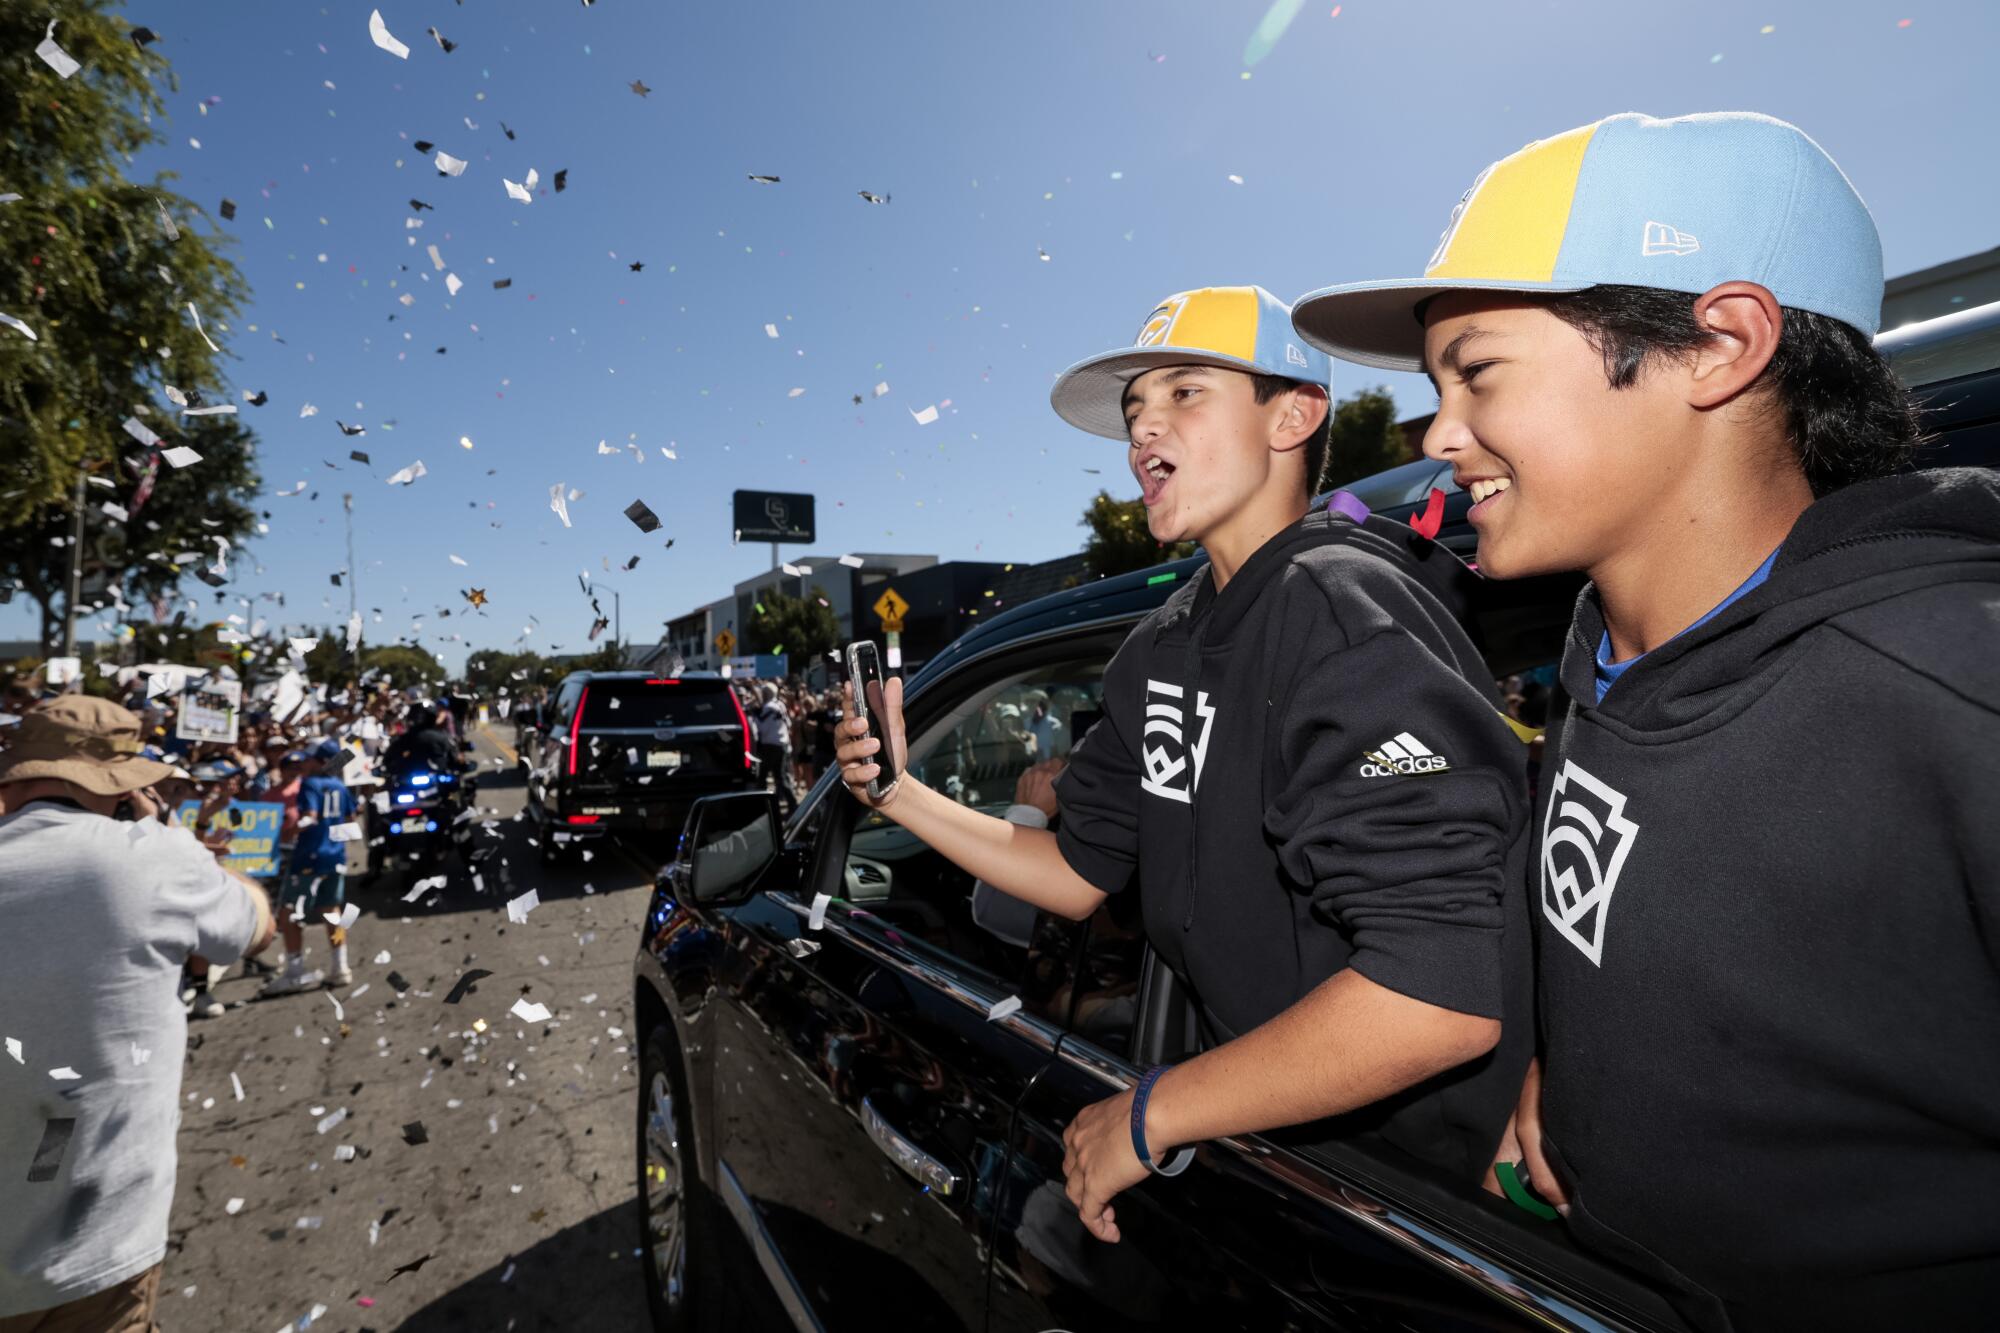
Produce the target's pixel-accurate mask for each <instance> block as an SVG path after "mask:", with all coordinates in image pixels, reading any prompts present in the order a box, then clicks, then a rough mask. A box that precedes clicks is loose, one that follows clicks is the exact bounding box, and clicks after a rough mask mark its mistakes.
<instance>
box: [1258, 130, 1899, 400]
mask: <svg viewBox="0 0 2000 1333" xmlns="http://www.w3.org/2000/svg"><path fill="white" fill-rule="evenodd" d="M1735 281H1743V282H1755V283H1758V284H1760V285H1762V286H1764V287H1766V288H1768V289H1769V290H1770V291H1771V294H1772V295H1774V296H1776V297H1777V298H1778V304H1779V305H1782V306H1787V307H1790V308H1791V309H1794V310H1810V311H1813V312H1814V313H1816V314H1821V315H1827V316H1830V317H1831V318H1834V319H1837V320H1840V321H1841V322H1842V323H1845V324H1849V325H1851V326H1853V327H1854V328H1856V329H1859V330H1861V332H1863V333H1865V334H1869V335H1873V334H1874V333H1875V331H1876V329H1877V327H1878V326H1879V325H1880V323H1881V313H1882V242H1881V238H1880V237H1879V236H1877V235H1876V232H1875V220H1874V219H1873V218H1872V217H1870V216H1869V214H1868V206H1867V205H1866V204H1864V203H1862V202H1861V196H1860V195H1858V194H1856V193H1855V191H1854V187H1853V186H1852V185H1850V184H1849V183H1848V180H1847V177H1846V176H1845V175H1843V174H1842V173H1841V170H1840V168H1839V167H1838V166H1836V165H1835V164H1834V161H1833V159H1832V158H1830V157H1828V156H1827V155H1826V151H1825V150H1824V149H1822V148H1821V147H1820V146H1819V145H1818V144H1816V143H1814V142H1813V141H1812V140H1811V139H1810V138H1809V137H1807V135H1806V134H1805V132H1804V131H1802V130H1800V129H1799V128H1798V127H1797V126H1794V125H1788V124H1786V123H1785V122H1784V121H1782V120H1773V119H1772V118H1771V117H1769V116H1760V115H1755V114H1753V113H1750V112H1742V111H1728V112H1716V113H1712V114H1708V115H1699V116H1680V117H1677V118H1675V119H1672V120H1656V119H1654V118H1653V117H1651V116H1641V115H1637V114H1632V113H1627V114H1625V115H1620V116H1611V117H1608V118H1607V119H1604V120H1600V121H1598V122H1597V123H1596V124H1594V125H1585V126H1583V127H1582V128H1581V129H1574V130H1571V131H1569V132H1568V133H1566V134H1558V135H1556V136H1555V137H1554V138H1552V139H1542V140H1539V141H1537V142H1535V143H1531V144H1529V145H1528V146H1527V147H1526V148H1523V149H1522V150H1521V151H1520V152H1518V153H1515V154H1514V155H1513V156H1512V157H1505V158H1502V159H1501V160H1500V161H1498V162H1495V163H1494V164H1493V165H1492V166H1490V167H1488V168H1487V169H1486V170H1485V171H1484V172H1482V173H1481V174H1480V176H1479V179H1478V180H1476V181H1474V182H1473V183H1472V188H1471V189H1470V190H1467V191H1466V192H1465V195H1464V197H1463V198H1461V199H1460V200H1459V201H1458V207H1457V208H1455V209H1453V210H1452V214H1451V222H1450V224H1449V225H1448V226H1447V227H1446V228H1445V233H1444V237H1443V239H1441V240H1440V241H1439V242H1438V247H1437V250H1436V252H1435V253H1434V254H1432V255H1431V259H1430V263H1429V264H1428V265H1426V266H1425V268H1424V275H1423V276H1422V277H1421V278H1403V279H1394V280H1390V281H1386V282H1356V283H1348V284H1345V285H1343V286H1339V287H1327V288H1324V289H1322V290H1320V291H1316V292H1311V293H1308V294H1307V295H1305V296H1303V297H1300V298H1299V302H1298V306H1297V308H1296V309H1295V310H1294V311H1293V315H1292V317H1293V322H1294V323H1295V324H1296V325H1297V326H1298V332H1299V335H1300V336H1301V337H1303V338H1304V339H1305V340H1306V341H1307V342H1310V343H1312V344H1313V345H1314V346H1315V347H1318V348H1321V349H1322V350H1324V351H1327V352H1330V353H1332V354H1333V355H1334V356H1337V357H1341V358H1343V359H1345V360H1348V361H1357V362H1359V363H1361V364H1362V365H1365V366H1380V367H1382V368H1384V369H1387V370H1422V369H1423V349H1424V330H1423V326H1422V323H1421V322H1420V320H1419V318H1418V311H1419V307H1420V306H1421V305H1422V303H1423V302H1424V301H1425V300H1427V299H1428V298H1430V297H1433V296H1436V295H1438V294H1439V293H1441V292H1449V291H1464V290H1466V289H1469V288H1470V289H1486V290H1492V291H1506V292H1575V291H1582V290H1583V289H1585V288H1587V287H1599V286H1604V285H1607V284H1613V283H1616V284H1620V285H1627V286H1633V287H1657V288H1663V289H1665V290H1667V291H1676V292H1691V293H1699V292H1705V291H1707V290H1709V289H1710V288H1711V287H1715V286H1717V285H1718V284H1720V283H1724V282H1735Z"/></svg>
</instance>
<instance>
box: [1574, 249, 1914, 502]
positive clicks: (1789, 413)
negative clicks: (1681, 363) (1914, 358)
mask: <svg viewBox="0 0 2000 1333" xmlns="http://www.w3.org/2000/svg"><path fill="white" fill-rule="evenodd" d="M1694 301H1695V298H1694V296H1693V295H1692V294H1690V293H1687V292H1670V291H1663V290H1661V289H1659V288H1655V287H1624V286H1615V285H1607V286H1602V287H1589V288H1586V289H1585V290H1583V291H1580V292H1574V293H1571V294H1569V295H1566V296H1557V297H1551V298H1549V299H1548V300H1547V301H1546V302H1544V304H1545V305H1546V306H1547V308H1548V311H1549V313H1550V314H1552V315H1554V316H1555V317H1556V318H1557V319H1560V320H1561V321H1562V322H1563V323H1565V324H1567V325H1569V326H1570V327H1571V328H1573V329H1575V330H1576V331H1577V332H1578V333H1580V334H1582V335H1583V337H1584V340H1585V341H1586V342H1588V343H1589V344H1590V345H1591V347H1593V348H1594V349H1596V351H1597V352H1598V353H1599V354H1600V355H1602V356H1603V358H1604V374H1605V378H1607V379H1608V380H1610V382H1611V387H1612V388H1614V389H1625V388H1630V387H1631V386H1632V385H1633V384H1635V383H1637V382H1638V379H1639V372H1640V370H1642V369H1643V368H1644V367H1645V364H1646V362H1647V360H1648V359H1649V358H1651V357H1655V356H1664V357H1668V358H1671V359H1685V358H1686V357H1689V356H1692V355H1693V354H1694V352H1695V351H1696V350H1697V349H1699V348H1700V347H1701V345H1702V344H1703V343H1704V342H1706V341H1707V340H1708V338H1709V334H1708V332H1707V331H1706V330H1704V329H1703V328H1702V327H1701V325H1700V324H1699V323H1697V322H1696V321H1695V317H1694ZM1783 311H1784V330H1783V332H1782V333H1780V334H1779V337H1778V348H1777V351H1775V352H1773V353H1772V355H1771V361H1770V364H1769V365H1767V366H1765V367H1764V372H1763V374H1761V375H1760V376H1758V378H1757V381H1756V383H1755V384H1754V385H1753V386H1752V388H1753V390H1761V391H1762V392H1763V393H1764V394H1765V395H1766V396H1767V398H1768V401H1769V402H1770V404H1771V406H1772V407H1774V408H1776V409H1778V410H1781V411H1782V412H1783V413H1784V421H1785V433H1786V435H1787V436H1788V437H1789V439H1790V440H1791V444H1792V448H1793V450H1794V451H1795V453H1796V455H1797V458H1798V462H1799V466H1800V467H1801V468H1803V469H1804V471H1805V474H1806V481H1807V483H1808V484H1809V485H1810V486H1811V487H1812V491H1813V494H1814V495H1815V496H1820V495H1825V494H1827V493H1828V492H1829V491H1836V490H1839V489H1840V488H1841V487H1843V486H1848V485H1852V484H1853V483H1854V482H1857V481H1866V480H1868V479H1869V478H1870V477H1886V476H1889V475H1891V474H1892V473H1896V472H1902V471H1905V470H1907V469H1908V468H1909V466H1910V459H1911V455H1912V454H1913V453H1915V451H1916V448H1917V446H1918V445H1919V444H1920V443H1922V440H1923V426H1922V422H1921V420H1920V418H1919V415H1918V409H1917V405H1916V402H1915V400H1914V399H1912V398H1911V397H1910V392H1909V390H1908V389H1905V388H1904V387H1903V385H1902V383H1901V382H1900V381H1899V380H1897V378H1896V376H1895V374H1894V372H1892V371H1891V370H1890V369H1889V363H1888V361H1887V360H1885V359H1884V358H1883V356H1882V354H1881V353H1880V352H1878V351H1876V350H1875V346H1874V344H1873V343H1871V342H1869V340H1868V338H1867V336H1866V335H1865V334H1863V333H1862V332H1861V331H1860V330H1859V329H1856V328H1854V327H1853V326H1852V325H1849V324H1845V323H1843V322H1841V321H1840V320H1837V319H1834V318H1832V317H1831V316H1828V315H1819V314H1814V313H1813V312H1811V311H1809V310H1794V309H1792V308H1790V307H1789V306H1787V307H1783Z"/></svg>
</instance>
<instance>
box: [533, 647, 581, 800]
mask: <svg viewBox="0 0 2000 1333" xmlns="http://www.w3.org/2000/svg"><path fill="white" fill-rule="evenodd" d="M582 695H583V682H582V681H580V680H578V679H576V678H574V677H572V678H571V679H569V680H565V681H564V682H563V683H562V687H561V688H560V689H558V690H557V691H556V697H555V701H554V702H553V703H551V704H550V705H549V715H548V718H547V720H546V722H545V724H544V725H543V726H541V727H539V728H537V729H536V732H535V742H534V743H535V749H534V754H533V756H532V758H531V759H530V762H529V767H528V788H529V791H528V795H529V799H530V800H531V801H532V802H533V803H534V804H535V806H536V807H537V808H538V809H539V808H542V807H544V806H547V805H549V804H551V803H552V802H553V801H554V799H555V791H556V783H557V780H558V774H559V772H560V769H559V767H558V765H559V764H560V763H561V761H562V754H563V746H564V744H565V743H566V741H567V738H568V736H569V724H570V718H571V716H572V715H573V714H574V713H575V712H576V704H577V700H578V699H579V698H581V697H582Z"/></svg>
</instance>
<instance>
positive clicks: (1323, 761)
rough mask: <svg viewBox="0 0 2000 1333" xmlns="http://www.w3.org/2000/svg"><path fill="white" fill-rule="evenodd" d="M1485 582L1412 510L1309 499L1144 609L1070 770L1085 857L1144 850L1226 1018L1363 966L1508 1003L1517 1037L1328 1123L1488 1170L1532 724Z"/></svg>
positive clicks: (1172, 958) (1519, 1000) (1514, 1051)
mask: <svg viewBox="0 0 2000 1333" xmlns="http://www.w3.org/2000/svg"><path fill="white" fill-rule="evenodd" d="M1476 581H1477V580H1476V576H1474V575H1473V574H1471V572H1470V571H1468V570H1467V569H1466V568H1465V566H1464V565H1463V564H1461V563H1460V562H1459V561H1458V560H1457V558H1456V557H1454V556H1453V555H1452V554H1451V553H1450V552H1449V551H1447V550H1445V549H1444V548H1442V547H1440V546H1438V545H1436V544H1435V543H1433V542H1430V541H1428V540H1426V539H1424V538H1422V537H1419V536H1417V535H1416V534H1414V533H1413V532H1412V531H1411V530H1410V529H1409V528H1407V527H1404V526H1403V525H1401V524H1397V523H1392V522H1390V521H1388V520H1386V519H1380V518H1369V519H1368V520H1366V522H1365V523H1364V524H1361V525H1357V524H1356V523H1354V522H1353V521H1352V520H1351V519H1349V518H1347V517H1345V516H1343V515H1338V514H1329V513H1326V512H1323V511H1322V512H1316V513H1313V514H1310V515H1308V516H1307V517H1306V518H1304V519H1302V520H1300V521H1299V522H1298V523H1297V524H1295V525H1293V526H1291V527H1289V528H1287V529H1285V530H1284V531H1282V532H1280V533H1278V534H1277V535H1276V536H1274V537H1273V538H1271V540H1270V541H1268V542H1267V543H1265V544H1264V546H1263V547H1261V548H1260V549H1259V550H1258V551H1257V553H1256V554H1255V555H1253V556H1252V557H1251V558H1250V559H1249V561H1248V562H1246V563H1245V564H1244V566H1243V568H1242V569H1241V570H1239V571H1238V572H1237V574H1236V576H1235V577H1234V578H1233V579H1231V580H1230V581H1229V584H1228V586H1227V587H1225V588H1224V589H1223V590H1222V591H1221V593H1219V594H1218V593H1217V592H1216V591H1215V585H1214V582H1213V580H1212V578H1211V577H1210V572H1209V570H1207V569H1203V570H1201V571H1200V572H1199V573H1198V574H1197V575H1196V576H1195V577H1194V579H1192V580H1191V581H1190V582H1189V583H1188V585H1187V586H1186V587H1184V588H1182V589H1181V590H1180V591H1179V592H1177V593H1175V594H1174V596H1173V597H1172V598H1170V599H1169V600H1168V601H1167V603H1166V605H1164V606H1162V607H1161V608H1160V609H1159V610H1157V611H1155V612H1154V613H1153V614H1152V615H1150V616H1148V617H1147V618H1146V619H1145V620H1144V621H1143V622H1141V623H1140V624H1139V626H1138V627H1137V628H1136V629H1134V630H1133V632H1132V634H1131V635H1130V637H1128V638H1127V639H1126V641H1125V643H1124V645H1123V646H1122V647H1120V649H1119V650H1118V654H1117V656H1116V657H1115V658H1114V659H1113V660H1112V663H1111V665H1110V667H1109V669H1108V670H1107V672H1106V674H1105V682H1104V717H1103V719H1102V720H1101V721H1099V722H1098V724H1097V725H1096V726H1095V727H1094V728H1093V729H1092V730H1091V732H1090V735H1089V736H1088V737H1087V738H1086V739H1085V740H1084V741H1082V742H1081V743H1080V744H1079V745H1078V746H1077V747H1076V750H1075V752H1074V753H1073V754H1072V755H1071V757H1070V764H1069V767H1068V769H1067V770H1066V771H1065V772H1064V773H1063V775H1062V777H1061V779H1060V780H1059V781H1058V784H1057V788H1056V794H1057V798H1058V800H1059V801H1060V803H1061V808H1062V825H1061V831H1060V834H1059V838H1060V844H1061V847H1062V852H1063V855H1064V857H1065V858H1066V859H1067V860H1068V862H1069V864H1070V865H1071V866H1072V867H1073V868H1074V869H1075V870H1076V872H1077V873H1078V874H1079V875H1081V876H1083V878H1085V879H1086V880H1088V881H1090V883H1092V884H1094V885H1096V886H1097V887H1098V888H1100V889H1103V890H1104V891H1106V892H1107V893H1109V892H1117V891H1119V890H1120V889H1122V888H1124V886H1125V885H1126V883H1127V882H1128V881H1129V879H1130V878H1131V874H1132V870H1133V868H1134V866H1135V865H1136V866H1137V868H1138V871H1139V885H1140V893H1141V907H1142V910H1143V915H1144V918H1145V924H1146V936H1147V939H1148V940H1149V941H1151V943H1152V945H1153V947H1154V949H1155V950H1157V951H1158V952H1159V954H1160V956H1161V958H1162V959H1163V960H1164V961H1165V962H1166V963H1167V964H1168V965H1169V966H1171V967H1172V968H1173V969H1174V971H1175V972H1176V973H1177V974H1178V975H1179V976H1180V977H1181V978H1182V980H1183V981H1185V982H1186V983H1187V984H1188V987H1189V989H1190V991H1191V992H1192V993H1193V995H1194V997H1195V999H1196V1001H1197V1004H1198V1006H1199V1008H1200V1012H1201V1014H1202V1017H1203V1020H1204V1023H1203V1026H1204V1029H1205V1031H1206V1033H1207V1035H1208V1036H1209V1038H1210V1039H1211V1040H1216V1039H1222V1040H1226V1039H1227V1038H1229V1037H1232V1036H1236V1035H1240V1034H1242V1033H1245V1032H1248V1031H1249V1030H1250V1029H1252V1028H1254V1027H1257V1026H1258V1025H1260V1024H1262V1023H1264V1022H1265V1021H1267V1020H1269V1019H1271V1018H1273V1017H1275V1016H1276V1015H1277V1014H1279V1013H1280V1012H1282V1011H1283V1010H1285V1009H1286V1008H1288V1007H1290V1006H1291V1005H1292V1004H1293V1003H1294V1002H1295V1001H1297V1000H1299V999H1300V998H1302V997H1303V996H1304V995H1306V993H1307V992H1309V991H1311V990H1312V989H1313V988H1314V987H1316V986H1317V985H1319V983H1321V982H1323V981H1325V980H1326V979H1327V978H1328V977H1330V976H1332V975H1333V974H1334V973H1336V972H1339V971H1340V970H1341V969H1343V968H1346V967H1350V966H1351V967H1353V968H1355V969H1357V970H1358V971H1360V972H1361V973H1362V974H1363V975H1364V976H1366V977H1368V978H1369V979H1370V980H1372V981H1374V982H1376V983H1377V984H1379V985H1382V986H1385V987H1387V988H1388V989H1390V990H1394V991H1397V992H1400V993H1401V994H1404V995H1408V996H1411V997H1413V998H1415V999H1419V1000H1423V1001H1425V1002H1427V1003H1430V1004H1434V1005H1438V1006H1441V1007H1443V1008H1446V1009H1452V1010H1456V1011H1459V1012H1461V1013H1468V1014H1476V1015H1479V1016H1482V1017H1488V1018H1496V1019H1500V1020H1501V1021H1502V1036H1501V1039H1500V1045H1499V1046H1498V1047H1497V1048H1496V1049H1495V1050H1494V1051H1492V1052H1490V1053H1489V1054H1487V1055H1485V1056H1483V1057H1481V1058H1479V1059H1477V1060H1474V1061H1471V1062H1469V1063H1467V1064H1465V1065H1462V1066H1460V1067H1459V1068H1457V1069H1455V1070H1452V1071H1450V1072H1448V1073H1445V1074H1441V1075H1439V1076H1438V1077H1436V1078H1434V1079H1432V1080H1430V1081H1428V1082H1426V1083H1424V1084H1421V1085H1419V1086H1418V1087H1415V1088H1412V1089H1409V1090H1406V1091H1405V1092H1403V1093H1401V1094H1398V1095H1397V1096H1395V1097H1392V1098H1390V1099H1388V1100H1387V1101H1385V1102H1382V1103H1378V1104H1377V1105H1375V1106H1373V1107H1368V1108H1363V1109H1362V1110H1359V1111H1356V1112H1352V1113H1350V1114H1349V1115H1347V1116H1343V1117H1339V1118H1338V1119H1337V1120H1335V1121H1332V1122H1329V1132H1330V1133H1333V1134H1351V1133H1355V1132H1363V1131H1374V1132H1379V1133H1380V1134H1381V1135H1382V1136H1383V1137H1384V1138H1387V1139H1388V1140H1390V1141H1391V1142H1394V1143H1396V1144H1398V1145H1399V1146H1400V1147H1402V1148H1404V1149H1405V1150H1407V1151H1409V1152H1411V1153H1414V1154H1416V1155H1417V1156H1419V1157H1422V1158H1424V1159H1425V1160H1426V1161H1429V1162H1431V1163H1433V1164H1435V1165H1437V1166H1440V1167H1442V1168H1444V1169H1445V1170H1447V1171H1449V1172H1451V1173H1452V1174H1453V1175H1454V1176H1456V1177H1458V1178H1459V1179H1460V1180H1462V1181H1467V1182H1470V1181H1473V1180H1476V1179H1477V1178H1478V1177H1479V1176H1480V1174H1481V1173H1482V1172H1483V1171H1484V1170H1485V1169H1486V1167H1487V1166H1488V1165H1489V1164H1490V1163H1491V1161H1492V1151H1493V1148H1494V1146H1495V1144H1496V1143H1497V1141H1498V1139H1499V1135H1500V1131H1501V1129H1502V1127H1503V1126H1504V1125H1505V1123H1506V1119H1507V1115H1508V1112H1509V1111H1510V1110H1511V1109H1512V1106H1513V1102H1514V1099H1515V1096H1516V1094H1517V1093H1518V1091H1519V1089H1520V1080H1521V1076H1522V1074H1523V1071H1524V1070H1525V1068H1526V1063H1527V1058H1528V1053H1529V1051H1530V1050H1531V1048H1532V1044H1533V1024H1532V1022H1531V1021H1530V1020H1529V1013H1530V1008H1529V1006H1530V1005H1531V1004H1532V979H1531V977H1530V973H1529V961H1528V958H1529V954H1528V950H1529V938H1528V936H1529V926H1528V920H1527V905H1526V901H1525V898H1524V896H1523V895H1522V894H1520V893H1518V892H1515V893H1512V894H1510V893H1508V886H1509V885H1510V884H1518V883H1519V881H1518V880H1515V879H1512V878H1511V876H1513V875H1515V874H1524V873H1525V866H1526V855H1527V794H1526V786H1525V783H1524V780H1523V772H1524V768H1525V764H1526V749H1525V747H1524V746H1523V744H1522V742H1521V739H1520V738H1519V737H1518V736H1517V735H1516V733H1515V732H1514V731H1513V730H1512V729H1511V727H1510V725H1509V723H1508V721H1507V720H1506V718H1505V717H1504V716H1502V715H1501V714H1500V712H1499V711H1498V709H1497V707H1496V704H1495V701H1496V699H1497V697H1498V696H1497V693H1496V691H1495V687H1494V682H1493V680H1492V678H1491V677H1490V676H1489V675H1487V673H1486V667H1485V665H1484V663H1483V662H1482V661H1481V660H1480V656H1479V653H1478V651H1477V650H1476V649H1475V648H1474V647H1473V644H1472V642H1471V640H1470V639H1469V638H1468V637H1467V636H1466V633H1465V631H1464V630H1463V629H1462V628H1461V627H1460V625H1459V622H1458V620H1457V619H1456V618H1455V615H1454V609H1453V608H1454V607H1456V606H1457V605H1458V604H1459V603H1460V602H1461V600H1462V598H1463V597H1464V595H1465V594H1466V593H1467V592H1468V591H1469V589H1468V587H1467V585H1468V584H1470V583H1476ZM1448 604H1450V605H1448Z"/></svg>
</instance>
